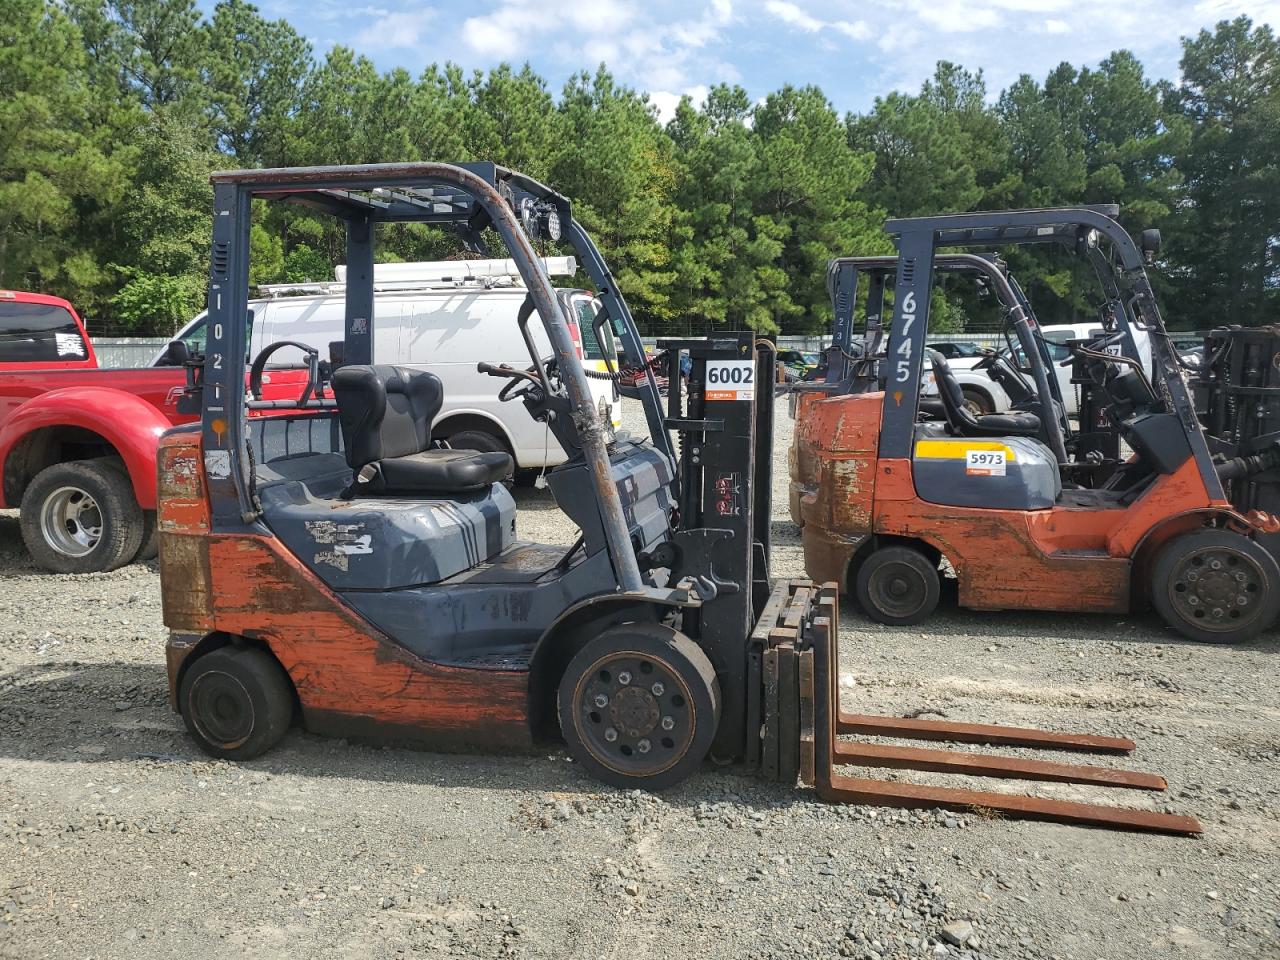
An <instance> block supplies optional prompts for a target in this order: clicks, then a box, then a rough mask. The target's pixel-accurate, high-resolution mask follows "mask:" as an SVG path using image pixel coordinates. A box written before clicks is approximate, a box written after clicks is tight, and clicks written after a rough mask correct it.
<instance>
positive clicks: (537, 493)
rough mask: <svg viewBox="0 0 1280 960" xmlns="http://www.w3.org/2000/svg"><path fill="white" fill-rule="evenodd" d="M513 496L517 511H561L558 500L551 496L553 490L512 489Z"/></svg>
mask: <svg viewBox="0 0 1280 960" xmlns="http://www.w3.org/2000/svg"><path fill="white" fill-rule="evenodd" d="M511 495H512V496H513V497H514V498H515V501H516V509H517V510H559V509H560V508H559V507H558V506H556V499H555V497H553V496H552V495H551V488H550V487H544V488H543V489H541V490H539V489H537V488H536V487H512V488H511Z"/></svg>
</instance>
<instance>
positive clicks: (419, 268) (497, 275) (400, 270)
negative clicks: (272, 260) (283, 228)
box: [258, 257, 578, 297]
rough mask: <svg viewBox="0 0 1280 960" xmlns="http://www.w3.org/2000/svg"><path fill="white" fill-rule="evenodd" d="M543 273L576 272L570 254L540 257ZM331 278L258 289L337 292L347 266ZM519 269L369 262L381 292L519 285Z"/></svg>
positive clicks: (486, 263) (268, 293) (280, 293)
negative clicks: (567, 255) (545, 271)
mask: <svg viewBox="0 0 1280 960" xmlns="http://www.w3.org/2000/svg"><path fill="white" fill-rule="evenodd" d="M542 263H543V265H544V266H545V267H546V270H547V275H548V276H551V277H571V276H573V275H574V274H575V273H577V272H578V261H577V260H576V259H575V258H574V257H543V258H542ZM333 273H334V279H333V280H319V281H314V282H309V283H262V284H258V292H259V293H260V294H261V295H262V296H264V297H286V296H298V295H300V294H308V293H310V294H339V293H343V292H344V291H345V290H346V289H347V283H346V280H347V267H346V264H339V265H338V266H336V267H334V271H333ZM522 283H523V281H522V280H521V279H520V271H519V270H518V269H517V268H516V262H515V261H514V260H510V259H507V260H430V261H422V262H418V263H376V264H374V266H373V289H374V290H375V291H383V292H406V291H413V290H452V289H457V288H463V287H478V288H480V289H484V290H489V289H493V288H496V287H515V286H521V285H522Z"/></svg>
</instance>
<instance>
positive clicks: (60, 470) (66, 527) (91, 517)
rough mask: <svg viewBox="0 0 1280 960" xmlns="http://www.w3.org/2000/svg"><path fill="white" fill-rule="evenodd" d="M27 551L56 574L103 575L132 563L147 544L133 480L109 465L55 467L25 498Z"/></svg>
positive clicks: (44, 472)
mask: <svg viewBox="0 0 1280 960" xmlns="http://www.w3.org/2000/svg"><path fill="white" fill-rule="evenodd" d="M19 525H20V527H21V529H22V539H23V540H24V541H25V542H26V545H27V550H28V552H30V554H31V559H33V560H34V561H35V562H36V563H37V564H38V565H39V566H41V567H44V568H45V569H46V570H51V571H53V572H54V573H101V572H104V571H107V570H115V569H116V568H117V567H122V566H124V565H125V564H126V563H129V562H130V561H131V560H133V558H134V556H135V555H136V554H137V553H138V547H139V546H140V545H141V544H142V537H143V533H144V530H143V526H144V523H143V516H142V508H140V507H139V506H138V501H137V500H135V499H134V496H133V485H132V484H131V483H130V481H129V477H128V474H126V473H124V472H123V471H121V470H119V469H118V468H116V467H114V466H113V465H112V464H111V462H110V461H109V460H73V461H70V462H68V463H55V464H54V465H53V466H51V467H46V468H45V469H44V470H41V471H40V472H39V473H38V474H36V476H35V479H33V480H32V481H31V483H30V484H29V485H28V486H27V490H26V493H24V494H23V497H22V507H21V513H20V515H19Z"/></svg>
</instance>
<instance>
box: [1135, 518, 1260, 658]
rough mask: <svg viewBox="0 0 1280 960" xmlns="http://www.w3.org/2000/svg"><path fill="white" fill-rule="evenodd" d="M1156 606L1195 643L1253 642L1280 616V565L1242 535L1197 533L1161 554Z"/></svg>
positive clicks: (1155, 573) (1154, 579)
mask: <svg viewBox="0 0 1280 960" xmlns="http://www.w3.org/2000/svg"><path fill="white" fill-rule="evenodd" d="M1151 605H1152V606H1153V607H1155V608H1156V611H1157V612H1158V613H1159V614H1160V616H1161V618H1162V619H1163V620H1164V622H1165V623H1167V624H1168V625H1169V626H1170V627H1172V628H1173V629H1174V630H1176V631H1177V632H1178V633H1180V634H1182V635H1183V636H1184V637H1187V638H1188V639H1190V640H1196V641H1198V642H1201V643H1233V642H1234V643H1238V642H1242V641H1245V640H1252V639H1253V638H1254V637H1256V636H1257V635H1258V634H1259V633H1261V632H1262V631H1263V630H1266V629H1267V628H1268V627H1270V626H1271V625H1272V624H1274V623H1275V621H1276V618H1277V616H1280V565H1278V564H1277V563H1276V560H1275V558H1274V557H1272V556H1271V554H1270V553H1268V552H1267V551H1266V550H1265V549H1263V548H1262V547H1261V546H1259V545H1258V544H1257V542H1256V541H1253V540H1250V539H1249V538H1248V537H1246V536H1243V535H1241V534H1239V533H1232V532H1231V531H1229V530H1214V529H1204V530H1193V531H1192V532H1190V533H1184V534H1182V535H1180V536H1177V537H1174V538H1173V539H1172V540H1170V541H1169V542H1168V543H1167V544H1165V545H1164V547H1163V548H1162V549H1161V550H1160V554H1159V557H1158V558H1157V560H1156V564H1155V567H1154V568H1153V569H1152V571H1151Z"/></svg>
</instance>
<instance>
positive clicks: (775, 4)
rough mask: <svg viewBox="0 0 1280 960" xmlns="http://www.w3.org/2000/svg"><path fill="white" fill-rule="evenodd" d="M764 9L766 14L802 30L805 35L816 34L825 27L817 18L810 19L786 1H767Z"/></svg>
mask: <svg viewBox="0 0 1280 960" xmlns="http://www.w3.org/2000/svg"><path fill="white" fill-rule="evenodd" d="M764 9H765V12H766V13H769V14H772V15H773V16H775V17H777V18H778V19H779V20H781V21H782V22H783V23H785V24H787V25H789V26H792V27H796V28H798V29H800V30H803V31H805V33H817V32H818V31H819V30H821V29H822V28H823V27H824V26H826V24H824V23H823V22H822V21H821V20H819V19H818V18H817V17H811V16H810V15H809V14H807V13H805V12H804V11H803V10H801V9H800V8H799V7H797V6H796V5H795V4H794V3H788V2H787V0H768V2H767V3H765V5H764Z"/></svg>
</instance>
